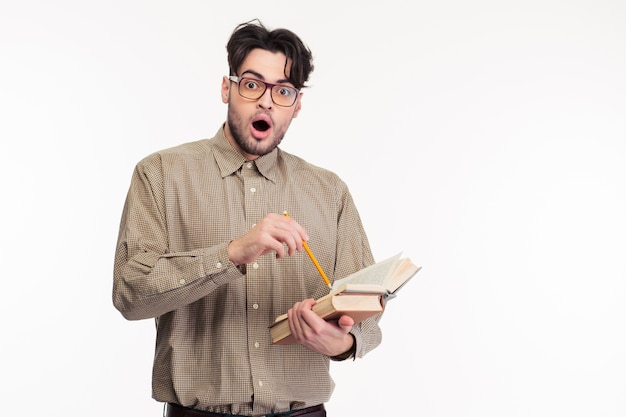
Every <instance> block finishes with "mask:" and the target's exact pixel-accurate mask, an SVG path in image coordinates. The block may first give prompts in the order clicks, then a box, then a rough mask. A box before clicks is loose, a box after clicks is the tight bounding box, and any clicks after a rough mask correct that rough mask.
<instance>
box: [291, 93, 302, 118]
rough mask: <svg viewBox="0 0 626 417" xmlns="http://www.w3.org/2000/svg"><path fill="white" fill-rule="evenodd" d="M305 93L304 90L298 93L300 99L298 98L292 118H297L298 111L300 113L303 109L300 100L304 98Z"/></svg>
mask: <svg viewBox="0 0 626 417" xmlns="http://www.w3.org/2000/svg"><path fill="white" fill-rule="evenodd" d="M303 95H304V93H302V92H301V93H300V94H298V99H297V100H296V104H295V108H294V110H293V115H292V116H291V118H292V119H295V118H296V117H298V113H300V110H302V102H301V101H300V100H302V96H303Z"/></svg>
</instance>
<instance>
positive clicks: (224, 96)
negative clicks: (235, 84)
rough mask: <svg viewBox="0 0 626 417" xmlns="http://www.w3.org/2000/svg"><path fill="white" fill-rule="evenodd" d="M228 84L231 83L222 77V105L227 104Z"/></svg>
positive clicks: (225, 77)
mask: <svg viewBox="0 0 626 417" xmlns="http://www.w3.org/2000/svg"><path fill="white" fill-rule="evenodd" d="M230 84H231V81H230V80H229V79H228V77H227V76H224V78H222V102H223V103H224V104H227V103H228V96H229V95H230Z"/></svg>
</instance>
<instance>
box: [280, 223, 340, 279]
mask: <svg viewBox="0 0 626 417" xmlns="http://www.w3.org/2000/svg"><path fill="white" fill-rule="evenodd" d="M283 214H284V215H285V216H286V217H289V213H287V212H286V211H285V212H284V213H283ZM302 246H304V250H305V251H306V253H308V254H309V258H311V260H312V261H313V265H315V267H316V268H317V271H318V272H319V273H320V275H321V276H322V279H324V282H325V283H326V285H328V288H330V289H332V288H333V287H332V285H330V280H329V279H328V277H327V276H326V274H325V273H324V271H323V270H322V267H321V266H320V264H319V262H317V259H315V256H313V252H311V249H309V245H307V244H306V242H304V241H303V242H302Z"/></svg>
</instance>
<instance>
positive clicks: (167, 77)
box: [0, 0, 626, 417]
mask: <svg viewBox="0 0 626 417" xmlns="http://www.w3.org/2000/svg"><path fill="white" fill-rule="evenodd" d="M11 3H12V4H11ZM254 17H259V18H261V19H262V20H263V21H264V22H265V23H266V24H267V25H268V26H272V27H278V26H284V27H288V28H290V29H292V30H294V31H296V32H297V33H299V34H300V35H301V36H302V38H303V39H304V40H305V41H306V42H307V44H308V45H309V46H310V47H311V49H312V50H313V52H314V54H315V59H316V71H315V73H314V75H313V78H312V87H311V88H310V89H309V90H307V91H306V93H305V96H304V107H303V111H302V113H301V114H300V117H298V119H296V120H295V121H294V123H293V124H292V128H291V130H290V132H289V134H288V136H287V138H286V140H285V142H284V148H285V149H286V150H288V151H291V152H294V153H296V154H299V155H301V156H303V157H306V158H307V159H309V160H310V161H312V162H314V163H317V164H319V165H323V166H325V167H328V168H330V169H333V170H334V171H336V172H337V173H339V174H340V175H341V176H342V177H343V178H344V179H345V180H346V182H347V183H348V184H349V185H350V186H351V190H352V192H353V194H354V197H355V199H356V201H357V203H358V205H359V207H360V210H361V214H362V217H363V220H364V222H365V225H366V228H367V230H368V232H369V235H370V239H371V243H372V247H373V249H374V252H375V255H376V257H377V258H378V259H382V258H384V257H387V256H390V255H392V254H393V253H395V252H397V251H400V250H402V251H404V253H405V254H406V255H409V256H411V258H413V259H414V261H415V262H416V263H419V264H421V265H422V266H423V270H422V272H420V274H419V275H418V276H417V277H416V278H415V280H414V281H412V282H411V283H410V285H408V286H407V287H405V289H403V293H402V294H401V297H399V298H398V299H397V300H394V301H393V303H392V304H390V305H389V307H388V311H387V313H386V316H385V317H384V319H383V321H382V323H381V324H382V326H383V330H384V342H383V345H382V346H381V347H380V348H379V349H378V350H376V351H374V352H372V353H371V354H370V355H368V356H367V357H365V358H364V359H362V360H359V361H356V362H347V363H341V364H335V365H334V366H333V369H332V372H333V374H334V376H335V379H336V382H337V384H338V387H337V389H336V393H335V396H334V397H333V400H332V401H331V402H330V403H329V404H328V409H329V410H330V415H331V416H357V415H359V416H379V415H390V416H391V415H411V416H429V417H431V416H432V417H438V416H446V417H459V416H463V417H466V416H477V417H479V416H480V417H487V416H507V417H512V416H532V417H539V416H550V417H552V416H565V415H567V416H592V415H593V416H623V415H625V414H626V400H625V399H624V398H626V397H624V395H623V394H624V392H626V376H625V375H626V359H625V358H626V355H625V354H624V353H625V352H624V351H625V349H626V336H625V334H624V324H625V323H624V318H625V317H626V303H624V301H625V298H626V297H625V296H626V280H625V278H626V273H625V269H626V268H625V264H624V253H625V252H626V216H625V215H624V214H625V209H626V196H625V185H626V180H625V179H626V164H625V163H624V162H625V161H624V160H625V158H626V75H625V74H626V25H625V24H624V22H626V3H624V2H622V1H618V0H613V1H611V0H593V1H591V0H579V1H564V0H563V1H559V0H544V1H533V0H531V1H524V2H522V1H519V2H512V1H488V0H479V1H474V2H465V1H460V0H457V1H454V0H444V1H438V2H433V1H418V2H408V1H406V2H405V1H399V0H390V1H385V2H377V3H375V4H372V3H370V2H363V1H344V2H338V1H333V2H330V1H325V0H324V1H317V2H306V3H297V2H293V1H278V0H274V1H271V0H268V1H265V2H257V1H248V0H243V1H238V2H209V1H200V0H195V1H192V0H187V1H177V2H174V1H171V2H163V1H159V2H155V1H147V0H146V1H140V0H128V1H119V0H111V1H107V2H87V1H71V0H61V1H57V2H45V1H23V2H8V1H7V2H3V4H2V5H1V6H0V57H1V58H0V59H1V65H0V118H1V119H2V121H1V122H0V137H1V138H2V143H3V145H2V151H1V152H0V155H1V156H0V170H1V171H0V173H1V175H2V188H3V192H2V209H1V210H2V212H1V214H2V215H1V216H0V218H1V219H2V234H1V236H2V247H1V248H0V250H1V252H0V253H1V254H2V255H1V256H2V263H3V268H2V278H3V280H2V282H3V284H2V295H3V297H2V303H0V313H1V315H2V318H3V325H2V327H1V329H2V330H0V332H1V334H2V343H1V344H0V361H1V363H0V368H1V369H2V375H3V377H2V379H3V380H4V381H5V384H4V388H3V391H2V394H1V395H0V397H1V398H2V399H3V410H4V411H3V413H4V414H7V415H12V414H17V413H18V409H19V407H24V406H32V407H42V408H45V409H47V410H50V414H49V415H51V416H61V415H68V413H67V412H61V410H60V406H61V405H63V406H64V407H68V405H69V407H70V408H69V410H70V413H69V415H76V416H82V415H90V416H94V417H96V416H109V415H111V413H112V412H113V414H117V415H119V413H115V411H114V410H115V409H117V408H118V407H119V406H123V407H125V409H126V410H127V411H126V412H125V413H124V415H135V416H146V417H149V416H158V415H160V414H159V413H160V412H161V407H160V405H159V404H157V403H156V402H154V401H153V400H152V399H151V398H150V372H151V359H152V351H153V344H154V331H153V323H152V322H151V321H149V320H146V321H140V322H127V321H125V320H124V319H123V318H122V317H121V315H119V313H117V311H115V310H114V308H113V306H112V304H111V301H110V292H111V280H112V277H111V275H112V274H111V272H112V260H113V250H114V245H115V240H116V237H117V227H118V223H119V216H120V213H121V209H122V204H123V200H124V196H125V193H126V189H127V187H128V183H129V180H130V174H131V171H132V169H133V167H134V164H135V163H136V162H137V161H138V160H139V159H140V158H142V157H143V156H145V155H147V154H148V153H150V152H152V151H155V150H158V149H161V148H164V147H168V146H172V145H176V144H179V143H181V142H186V141H190V140H196V139H199V138H203V137H210V136H212V135H213V133H214V132H215V131H216V130H217V128H218V126H219V124H220V123H221V122H222V121H223V120H224V118H225V112H226V109H225V106H224V105H223V104H222V103H221V101H220V99H219V85H220V80H221V76H222V75H223V74H225V73H226V71H227V66H226V54H225V48H224V45H225V43H226V40H227V38H228V36H229V35H230V33H231V31H232V29H233V28H234V26H235V25H236V24H238V23H240V22H243V21H246V20H249V19H251V18H254ZM379 398H380V399H382V400H379ZM7 406H8V410H7ZM85 409H89V412H86V411H85ZM66 410H67V408H66ZM22 414H24V413H22ZM26 414H28V413H26Z"/></svg>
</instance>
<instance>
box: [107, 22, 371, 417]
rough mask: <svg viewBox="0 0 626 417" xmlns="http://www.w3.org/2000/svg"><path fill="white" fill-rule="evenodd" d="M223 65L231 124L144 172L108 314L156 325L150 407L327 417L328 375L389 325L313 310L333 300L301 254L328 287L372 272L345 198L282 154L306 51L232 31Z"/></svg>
mask: <svg viewBox="0 0 626 417" xmlns="http://www.w3.org/2000/svg"><path fill="white" fill-rule="evenodd" d="M227 52H228V63H229V67H230V75H229V76H225V77H224V78H223V80H222V88H221V95H222V101H223V102H224V103H225V104H228V117H227V122H226V123H225V124H224V125H223V126H222V127H220V129H219V130H218V131H217V133H216V135H215V137H214V138H212V139H208V140H200V141H197V142H192V143H187V144H183V145H180V146H178V147H174V148H172V149H167V150H163V151H160V152H157V153H154V154H152V155H150V156H148V157H147V158H145V159H144V160H142V161H141V162H139V163H138V164H137V167H136V168H135V171H134V173H133V177H132V180H131V185H130V189H129V192H128V196H127V199H126V204H125V206H124V211H123V214H122V220H121V226H120V233H119V239H118V244H117V248H116V255H115V266H114V285H113V302H114V305H115V307H116V308H117V309H118V310H119V311H120V312H121V313H122V314H123V315H124V317H126V318H127V319H130V320H137V319H145V318H156V323H157V336H156V337H157V340H156V352H155V358H154V369H153V383H152V386H153V397H154V398H155V399H156V400H157V401H161V402H164V403H167V404H166V409H167V416H168V417H179V416H205V417H206V416H224V415H228V416H231V415H239V416H260V415H281V416H283V415H284V416H309V417H322V416H325V415H326V412H325V411H324V406H323V404H324V403H325V402H327V401H328V400H329V398H330V395H331V393H332V390H333V387H334V382H333V381H332V379H331V377H330V375H329V372H328V367H329V360H330V359H334V360H343V359H347V358H356V357H362V356H363V355H365V354H366V353H367V352H369V351H371V350H372V349H374V348H375V347H376V346H377V345H378V344H379V343H380V340H381V332H380V329H379V327H378V324H377V320H378V319H379V317H376V318H374V319H370V320H367V321H365V322H362V323H359V324H356V325H355V324H354V322H353V321H352V319H351V318H350V317H348V316H344V317H342V318H340V319H339V320H338V321H337V322H326V321H324V320H322V319H320V318H319V317H318V316H317V315H316V314H315V313H313V312H312V311H311V307H312V306H313V304H314V299H317V298H319V297H321V296H323V295H324V294H326V293H328V287H327V286H326V284H325V283H324V281H323V280H322V278H321V277H320V275H319V273H318V271H317V270H316V268H315V266H314V264H313V263H312V262H311V259H309V258H308V257H307V255H306V253H305V252H303V251H302V249H303V245H302V242H303V241H308V242H309V245H310V248H311V250H312V252H314V254H315V256H316V258H317V259H318V261H319V263H320V265H321V267H322V269H323V270H324V271H325V272H326V274H327V275H328V277H329V278H330V279H331V280H333V279H337V278H342V277H344V276H347V275H349V274H351V273H353V272H355V271H357V270H359V269H362V268H364V267H366V266H368V265H370V264H372V263H373V262H374V261H373V257H372V254H371V251H370V247H369V244H368V241H367V238H366V235H365V232H364V230H363V227H362V224H361V220H360V218H359V215H358V212H357V209H356V207H355V205H354V202H353V200H352V198H351V196H350V193H349V191H348V189H347V187H346V185H345V184H344V183H343V182H342V181H341V180H340V179H339V178H338V177H337V176H336V175H335V174H333V173H331V172H329V171H327V170H324V169H321V168H318V167H316V166H313V165H311V164H309V163H307V162H305V161H304V160H302V159H300V158H298V157H296V156H294V155H291V154H288V153H286V152H284V151H282V150H281V149H280V148H278V145H279V143H280V142H281V140H282V139H283V136H284V135H285V133H286V132H287V129H288V128H289V125H290V123H291V121H292V119H294V118H295V117H297V116H298V113H299V112H300V110H301V108H302V97H303V93H302V92H301V89H302V88H303V87H305V83H306V82H307V81H308V79H309V75H310V73H311V71H312V70H313V64H312V54H311V52H310V50H309V49H308V48H307V47H306V46H305V45H304V44H303V43H302V41H301V40H300V39H299V38H298V36H296V35H295V34H294V33H292V32H291V31H289V30H286V29H277V30H273V31H270V30H268V29H266V28H265V27H264V26H263V25H262V24H261V23H260V22H258V21H257V22H248V23H244V24H242V25H239V26H238V27H237V28H236V29H235V31H234V32H233V34H232V36H231V38H230V40H229V41H228V44H227ZM284 212H288V213H289V215H290V216H285V215H283V213H284ZM285 311H288V317H289V324H290V328H291V331H292V333H293V334H294V336H295V337H296V340H297V342H298V343H297V344H295V345H280V346H279V345H275V346H273V345H271V339H270V334H269V330H268V326H269V325H270V324H271V323H272V322H273V320H274V319H275V317H276V316H278V315H280V314H282V313H284V312H285Z"/></svg>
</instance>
